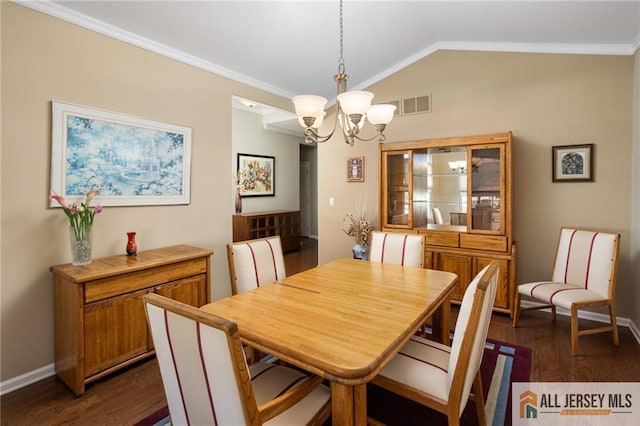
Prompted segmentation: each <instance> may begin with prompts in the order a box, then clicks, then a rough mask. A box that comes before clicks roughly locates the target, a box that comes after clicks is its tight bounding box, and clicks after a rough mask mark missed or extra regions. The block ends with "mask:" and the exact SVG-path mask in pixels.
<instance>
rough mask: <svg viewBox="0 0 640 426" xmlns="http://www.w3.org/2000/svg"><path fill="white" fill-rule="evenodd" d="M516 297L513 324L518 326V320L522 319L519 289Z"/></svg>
mask: <svg viewBox="0 0 640 426" xmlns="http://www.w3.org/2000/svg"><path fill="white" fill-rule="evenodd" d="M514 299H515V300H514V302H513V319H512V326H513V327H517V326H518V322H519V321H520V292H518V289H516V296H515V297H514Z"/></svg>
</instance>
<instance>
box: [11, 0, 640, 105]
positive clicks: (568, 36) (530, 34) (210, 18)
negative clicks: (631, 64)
mask: <svg viewBox="0 0 640 426" xmlns="http://www.w3.org/2000/svg"><path fill="white" fill-rule="evenodd" d="M15 1H17V2H18V3H21V4H24V5H26V6H28V7H32V8H34V9H37V10H40V11H43V12H45V13H48V14H50V15H53V16H57V17H60V18H62V19H65V20H67V21H70V22H73V23H76V24H78V25H82V26H84V27H87V28H89V29H92V30H95V31H98V32H101V33H104V34H107V35H109V36H112V37H115V38H118V39H121V40H124V41H127V42H129V43H132V44H134V45H137V46H141V47H143V48H146V49H149V50H151V51H155V52H158V53H161V54H164V55H167V56H170V57H173V58H176V59H178V60H181V61H184V62H187V63H190V64H193V65H195V66H198V67H201V68H204V69H207V70H210V71H213V72H215V73H217V74H220V75H223V76H226V77H230V78H232V79H235V80H238V81H241V82H243V83H246V84H248V85H251V86H254V87H257V88H260V89H264V90H267V91H269V92H271V93H275V94H278V95H282V96H285V97H292V96H294V95H296V94H303V93H313V94H318V95H322V96H325V97H326V98H328V99H330V100H332V99H333V98H335V94H336V93H335V91H336V87H335V83H334V81H333V78H332V77H333V75H334V74H335V73H336V72H337V68H338V58H339V54H340V49H339V44H340V43H339V19H338V16H339V6H338V1H337V0H332V1H114V0H110V1H105V0H103V1H100V0H98V1H58V0H54V1H46V2H33V1H25V0H15ZM343 13H344V15H343V18H344V19H343V23H344V59H345V65H346V72H347V73H348V74H349V75H350V76H351V78H350V80H349V88H350V89H359V88H363V87H366V86H368V85H370V84H372V83H375V82H376V81H378V80H380V79H382V78H384V77H386V76H388V75H390V74H392V73H393V72H395V71H397V70H399V69H401V68H403V67H405V66H407V65H409V64H411V63H412V62H415V61H417V60H419V59H421V58H423V57H425V56H427V55H429V54H430V53H432V52H434V51H436V50H439V49H464V50H489V51H518V52H557V53H585V54H588V53H594V54H612V55H629V54H633V53H634V51H635V50H637V49H638V46H639V44H640V1H537V0H536V1H395V0H388V1H356V0H345V1H344V5H343Z"/></svg>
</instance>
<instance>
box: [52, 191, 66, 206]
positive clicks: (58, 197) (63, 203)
mask: <svg viewBox="0 0 640 426" xmlns="http://www.w3.org/2000/svg"><path fill="white" fill-rule="evenodd" d="M49 199H50V200H56V201H57V202H58V204H60V205H61V206H62V207H65V208H69V206H68V205H67V203H66V201H65V200H64V197H63V196H62V195H58V194H56V193H55V192H54V193H53V194H51V195H49Z"/></svg>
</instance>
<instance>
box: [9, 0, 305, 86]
mask: <svg viewBox="0 0 640 426" xmlns="http://www.w3.org/2000/svg"><path fill="white" fill-rule="evenodd" d="M11 1H13V2H14V3H17V4H20V5H22V6H25V7H28V8H30V9H33V10H36V11H38V12H42V13H44V14H47V15H50V16H53V17H55V18H59V19H62V20H63V21H66V22H69V23H72V24H75V25H78V26H80V27H83V28H86V29H88V30H91V31H95V32H97V33H99V34H103V35H106V36H108V37H111V38H114V39H116V40H120V41H123V42H125V43H128V44H131V45H133V46H136V47H140V48H142V49H145V50H148V51H150V52H153V53H157V54H159V55H162V56H166V57H168V58H171V59H175V60H176V61H179V62H183V63H185V64H188V65H192V66H194V67H196V68H200V69H203V70H205V71H209V72H212V73H214V74H217V75H219V76H222V77H226V78H229V79H231V80H234V81H237V82H239V83H243V84H246V85H248V86H251V87H254V88H256V89H260V90H264V91H265V92H268V93H272V94H275V95H279V96H282V97H285V98H292V97H293V96H295V94H294V93H292V92H289V91H287V90H284V89H282V88H280V87H276V86H273V85H271V84H268V83H265V82H263V81H260V80H256V79H254V78H251V77H248V76H246V75H244V74H240V73H237V72H235V71H232V70H229V69H227V68H224V67H221V66H220V65H217V64H214V63H212V62H209V61H205V60H203V59H201V58H198V57H197V56H193V55H189V54H187V53H184V52H182V51H180V50H177V49H174V48H172V47H169V46H166V45H164V44H161V43H157V42H155V41H153V40H150V39H148V38H146V37H141V36H139V35H137V34H134V33H131V32H129V31H126V30H123V29H122V28H119V27H116V26H113V25H110V24H107V23H105V22H103V21H100V20H97V19H94V18H92V17H89V16H87V15H84V14H81V13H77V12H75V11H73V10H71V9H68V8H66V7H63V6H61V5H59V4H57V3H52V2H50V1H32V0H11Z"/></svg>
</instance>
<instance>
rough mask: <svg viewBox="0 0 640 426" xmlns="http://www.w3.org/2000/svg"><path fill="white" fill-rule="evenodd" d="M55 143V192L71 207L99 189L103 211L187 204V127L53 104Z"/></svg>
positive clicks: (188, 141)
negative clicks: (131, 207)
mask: <svg viewBox="0 0 640 426" xmlns="http://www.w3.org/2000/svg"><path fill="white" fill-rule="evenodd" d="M51 143H52V145H51V191H52V192H55V193H56V194H59V195H62V196H64V197H65V199H66V200H67V202H69V203H73V202H77V201H80V200H83V199H84V197H85V196H86V194H87V193H88V192H89V191H90V190H91V189H94V188H96V189H98V190H99V191H100V192H99V193H98V195H96V197H95V200H96V202H98V203H100V204H102V205H103V206H136V205H137V206H141V205H163V204H164V205H168V204H189V201H190V198H189V195H190V192H189V189H190V187H189V185H190V176H191V173H190V171H191V129H190V128H188V127H183V126H178V125H174V124H167V123H161V122H157V121H151V120H147V119H144V118H139V117H134V116H130V115H126V114H121V113H117V112H110V111H104V110H99V109H93V108H89V107H85V106H80V105H73V104H68V103H64V102H58V101H52V137H51ZM56 205H57V203H55V202H54V201H52V202H51V206H52V207H54V206H56Z"/></svg>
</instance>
